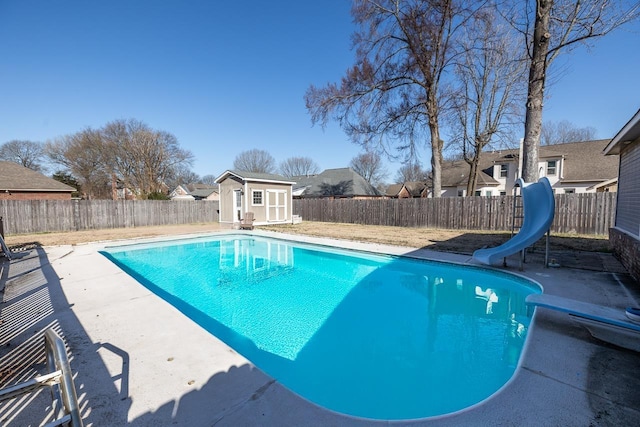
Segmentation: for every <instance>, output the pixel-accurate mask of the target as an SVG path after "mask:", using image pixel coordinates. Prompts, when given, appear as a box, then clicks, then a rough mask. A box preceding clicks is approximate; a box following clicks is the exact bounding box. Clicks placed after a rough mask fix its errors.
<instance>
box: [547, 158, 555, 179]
mask: <svg viewBox="0 0 640 427" xmlns="http://www.w3.org/2000/svg"><path fill="white" fill-rule="evenodd" d="M556 168H557V160H549V161H548V162H547V175H555V174H556Z"/></svg>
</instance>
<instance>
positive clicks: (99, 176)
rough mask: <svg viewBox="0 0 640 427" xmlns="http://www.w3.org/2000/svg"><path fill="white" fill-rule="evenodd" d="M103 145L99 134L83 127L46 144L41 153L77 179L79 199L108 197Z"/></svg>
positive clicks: (107, 176) (108, 186)
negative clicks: (80, 197)
mask: <svg viewBox="0 0 640 427" xmlns="http://www.w3.org/2000/svg"><path fill="white" fill-rule="evenodd" d="M103 146H104V143H103V140H102V135H101V133H100V131H98V130H95V129H91V128H87V129H84V130H82V131H80V132H77V133H75V134H73V135H67V136H63V137H61V138H58V139H56V140H55V141H50V142H48V143H47V144H46V145H45V153H46V155H47V157H48V158H49V160H50V161H51V162H52V163H54V164H57V165H60V166H62V167H64V168H65V169H66V171H69V172H71V174H72V175H74V176H76V177H77V178H78V180H79V181H80V184H81V188H82V195H83V198H85V199H95V198H108V197H109V196H110V194H111V187H110V185H109V183H110V180H111V179H110V176H109V171H108V169H107V168H106V167H105V164H106V163H105V158H104V150H103Z"/></svg>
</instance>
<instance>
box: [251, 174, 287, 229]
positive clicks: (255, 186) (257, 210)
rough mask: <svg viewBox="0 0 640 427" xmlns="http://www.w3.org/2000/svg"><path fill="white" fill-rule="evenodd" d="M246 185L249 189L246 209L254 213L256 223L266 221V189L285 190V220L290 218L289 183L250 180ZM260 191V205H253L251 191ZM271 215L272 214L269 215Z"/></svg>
mask: <svg viewBox="0 0 640 427" xmlns="http://www.w3.org/2000/svg"><path fill="white" fill-rule="evenodd" d="M247 187H248V189H249V191H248V194H247V205H246V206H247V208H246V210H247V211H251V212H253V213H254V218H255V222H256V223H264V222H266V221H267V190H270V191H272V190H279V191H286V200H287V212H286V216H287V217H286V218H285V220H290V219H291V209H292V206H291V202H290V200H291V191H292V187H291V185H290V184H276V183H262V182H251V181H249V182H248V183H247ZM254 191H261V192H262V205H257V206H256V205H254V204H253V199H252V196H253V192H254ZM271 217H273V215H271Z"/></svg>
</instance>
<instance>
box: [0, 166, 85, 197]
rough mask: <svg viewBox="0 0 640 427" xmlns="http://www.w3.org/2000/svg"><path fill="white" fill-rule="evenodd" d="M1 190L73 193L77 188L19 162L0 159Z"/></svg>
mask: <svg viewBox="0 0 640 427" xmlns="http://www.w3.org/2000/svg"><path fill="white" fill-rule="evenodd" d="M0 191H42V192H62V193H71V192H73V191H76V189H75V188H73V187H71V186H69V185H67V184H63V183H62V182H60V181H56V180H55V179H52V178H49V177H47V176H45V175H43V174H41V173H40V172H36V171H34V170H31V169H29V168H25V167H24V166H22V165H19V164H17V163H14V162H6V161H0Z"/></svg>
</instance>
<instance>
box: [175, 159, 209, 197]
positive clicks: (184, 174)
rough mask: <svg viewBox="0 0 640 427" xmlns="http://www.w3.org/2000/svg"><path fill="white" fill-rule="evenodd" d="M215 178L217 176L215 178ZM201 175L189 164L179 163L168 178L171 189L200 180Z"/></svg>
mask: <svg viewBox="0 0 640 427" xmlns="http://www.w3.org/2000/svg"><path fill="white" fill-rule="evenodd" d="M214 179H215V178H214ZM200 181H201V178H200V176H199V175H198V174H197V173H195V172H194V171H192V170H191V168H190V167H189V165H187V164H184V165H179V166H176V167H175V168H173V171H172V173H171V174H170V175H169V178H167V180H166V184H167V186H168V189H169V191H172V190H173V189H175V188H176V187H177V186H178V185H186V184H191V183H197V182H200Z"/></svg>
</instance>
